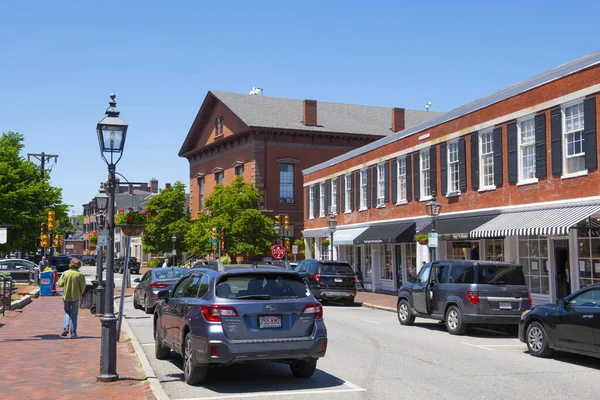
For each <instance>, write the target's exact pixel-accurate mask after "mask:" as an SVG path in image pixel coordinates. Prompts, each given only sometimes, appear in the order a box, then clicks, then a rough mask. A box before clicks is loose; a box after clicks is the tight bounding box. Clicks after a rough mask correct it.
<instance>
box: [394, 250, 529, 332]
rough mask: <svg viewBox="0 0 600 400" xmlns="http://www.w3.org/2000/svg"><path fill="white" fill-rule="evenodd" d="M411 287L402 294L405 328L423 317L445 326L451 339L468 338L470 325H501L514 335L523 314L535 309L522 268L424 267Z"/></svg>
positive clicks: (443, 263)
mask: <svg viewBox="0 0 600 400" xmlns="http://www.w3.org/2000/svg"><path fill="white" fill-rule="evenodd" d="M409 282H410V283H408V284H405V285H402V287H401V288H400V293H399V294H398V308H397V311H398V320H399V321H400V323H401V324H402V325H412V324H413V323H414V321H415V317H421V318H430V319H436V320H439V321H442V322H445V323H446V328H447V329H448V332H450V333H451V334H453V335H462V334H464V333H465V332H466V330H467V328H468V326H469V325H502V326H504V327H505V328H506V329H507V330H508V331H509V333H514V334H516V333H517V331H518V324H519V319H520V316H521V313H522V312H523V311H525V310H527V309H528V308H529V307H530V306H531V297H530V296H529V290H528V289H527V285H526V284H525V277H524V276H523V268H522V267H521V266H520V265H518V264H512V263H503V262H493V261H470V260H440V261H434V262H433V263H428V264H425V265H423V267H421V270H420V271H419V275H418V277H417V278H416V279H415V278H411V279H410V280H409Z"/></svg>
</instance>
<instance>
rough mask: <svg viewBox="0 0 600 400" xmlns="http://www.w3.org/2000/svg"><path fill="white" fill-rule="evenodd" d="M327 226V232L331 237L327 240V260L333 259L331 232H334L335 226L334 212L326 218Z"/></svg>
mask: <svg viewBox="0 0 600 400" xmlns="http://www.w3.org/2000/svg"><path fill="white" fill-rule="evenodd" d="M327 227H328V228H329V233H330V236H331V239H330V240H329V260H330V261H333V232H335V230H336V228H337V219H336V218H335V214H334V213H331V214H329V219H328V220H327Z"/></svg>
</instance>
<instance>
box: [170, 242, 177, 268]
mask: <svg viewBox="0 0 600 400" xmlns="http://www.w3.org/2000/svg"><path fill="white" fill-rule="evenodd" d="M171 241H172V242H173V265H172V267H174V266H175V242H176V241H177V236H175V235H173V236H171Z"/></svg>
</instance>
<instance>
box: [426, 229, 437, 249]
mask: <svg viewBox="0 0 600 400" xmlns="http://www.w3.org/2000/svg"><path fill="white" fill-rule="evenodd" d="M427 239H428V240H427V244H428V245H429V247H438V234H437V232H429V234H428V235H427Z"/></svg>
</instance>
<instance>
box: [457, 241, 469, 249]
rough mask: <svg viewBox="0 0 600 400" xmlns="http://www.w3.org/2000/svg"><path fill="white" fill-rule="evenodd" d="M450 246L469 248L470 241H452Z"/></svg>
mask: <svg viewBox="0 0 600 400" xmlns="http://www.w3.org/2000/svg"><path fill="white" fill-rule="evenodd" d="M452 248H454V249H470V248H471V242H452Z"/></svg>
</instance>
